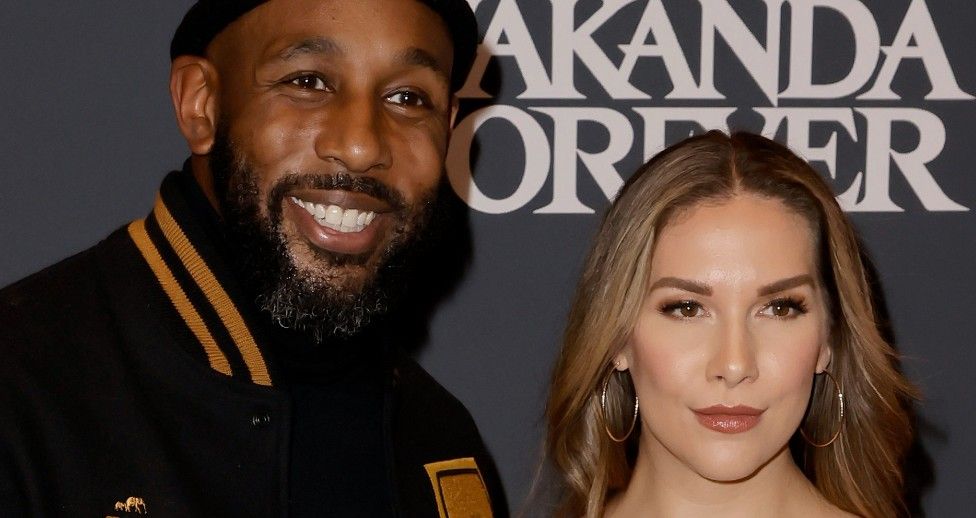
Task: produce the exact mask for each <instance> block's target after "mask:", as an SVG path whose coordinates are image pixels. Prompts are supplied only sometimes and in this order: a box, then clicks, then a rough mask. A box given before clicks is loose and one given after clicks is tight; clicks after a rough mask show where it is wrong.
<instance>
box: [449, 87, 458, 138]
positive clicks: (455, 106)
mask: <svg viewBox="0 0 976 518" xmlns="http://www.w3.org/2000/svg"><path fill="white" fill-rule="evenodd" d="M460 104H461V101H460V100H459V99H458V96H457V94H451V120H450V124H449V125H448V126H447V127H448V128H451V129H452V130H453V129H454V121H455V120H456V119H457V114H458V106H459V105H460Z"/></svg>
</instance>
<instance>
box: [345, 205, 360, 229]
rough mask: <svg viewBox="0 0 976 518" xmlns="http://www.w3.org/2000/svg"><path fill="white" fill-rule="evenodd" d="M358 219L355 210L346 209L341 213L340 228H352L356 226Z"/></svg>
mask: <svg viewBox="0 0 976 518" xmlns="http://www.w3.org/2000/svg"><path fill="white" fill-rule="evenodd" d="M358 217H359V211H358V210H356V209H348V210H346V211H345V212H343V213H342V226H344V227H354V226H356V218H358Z"/></svg>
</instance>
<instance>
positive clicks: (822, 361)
mask: <svg viewBox="0 0 976 518" xmlns="http://www.w3.org/2000/svg"><path fill="white" fill-rule="evenodd" d="M833 357H834V350H833V349H831V348H830V346H829V345H827V344H823V345H821V346H820V355H819V356H818V357H817V374H820V373H821V372H823V371H825V370H827V367H828V366H830V361H831V360H832V359H833Z"/></svg>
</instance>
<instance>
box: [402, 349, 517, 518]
mask: <svg viewBox="0 0 976 518" xmlns="http://www.w3.org/2000/svg"><path fill="white" fill-rule="evenodd" d="M396 374H397V375H396V380H397V381H396V383H397V385H396V386H397V390H396V392H397V394H398V405H397V415H396V420H397V423H396V424H395V429H396V432H395V434H394V435H395V437H394V441H395V442H396V447H395V449H396V457H397V464H398V465H399V469H398V470H399V471H400V476H401V491H402V492H401V499H400V503H401V505H403V506H404V508H405V509H408V510H409V509H414V506H415V505H417V501H416V500H417V499H418V498H421V497H422V495H427V498H430V499H433V498H434V496H435V495H434V493H435V492H440V490H441V489H440V488H438V486H437V484H435V481H437V480H440V476H441V475H443V474H445V473H458V474H463V473H464V472H465V470H471V469H473V470H475V471H476V472H477V474H478V475H479V476H478V479H480V485H482V487H483V489H482V491H485V494H487V495H488V502H489V505H490V507H491V512H492V515H493V516H495V517H496V518H499V517H505V516H508V504H507V500H506V498H505V493H504V489H503V487H502V484H501V479H500V477H499V474H498V470H497V469H496V467H495V463H494V460H493V459H492V457H491V455H490V453H489V452H488V449H487V448H486V447H485V444H484V442H483V441H482V438H481V434H480V433H479V432H478V427H477V425H476V424H475V421H474V419H473V418H472V417H471V414H470V413H469V412H468V409H467V408H465V406H464V404H462V403H461V401H459V400H458V399H457V398H456V397H454V395H453V394H451V393H450V392H449V391H448V390H447V389H446V388H444V387H443V386H442V385H441V384H440V383H438V382H437V380H435V379H434V378H433V376H431V375H430V374H429V373H428V372H427V371H426V370H424V368H423V367H421V366H420V365H419V364H417V362H416V361H414V360H413V359H412V358H409V357H406V356H404V357H402V358H401V360H400V361H399V365H398V366H397V369H396ZM444 498H445V496H444V495H441V497H440V498H438V500H439V501H441V502H442V503H443V501H444ZM475 500H477V499H475ZM417 509H419V507H417ZM418 512H419V511H418ZM448 514H450V513H448ZM408 515H411V514H410V513H408ZM418 515H419V514H418Z"/></svg>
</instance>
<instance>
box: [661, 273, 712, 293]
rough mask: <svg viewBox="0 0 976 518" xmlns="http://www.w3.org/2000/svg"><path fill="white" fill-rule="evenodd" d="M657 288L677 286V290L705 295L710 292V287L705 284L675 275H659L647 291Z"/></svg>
mask: <svg viewBox="0 0 976 518" xmlns="http://www.w3.org/2000/svg"><path fill="white" fill-rule="evenodd" d="M658 288H678V289H679V290H685V291H690V292H692V293H697V294H699V295H705V296H709V295H711V294H712V288H711V286H709V285H707V284H704V283H701V282H698V281H692V280H688V279H679V278H677V277H661V278H660V279H658V280H657V281H656V282H655V283H654V284H652V285H651V289H650V290H649V291H654V290H656V289H658Z"/></svg>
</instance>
